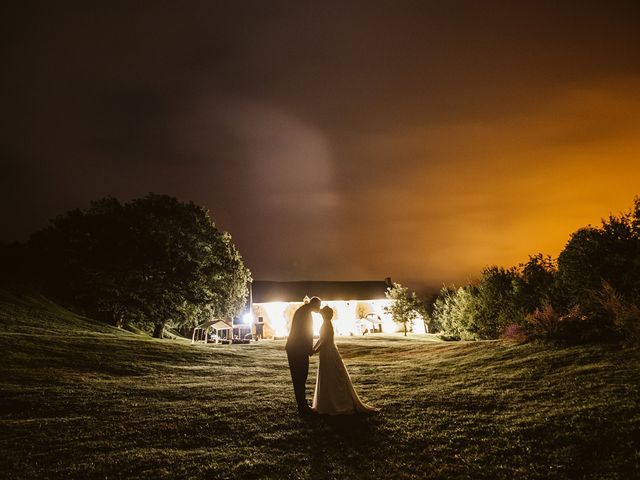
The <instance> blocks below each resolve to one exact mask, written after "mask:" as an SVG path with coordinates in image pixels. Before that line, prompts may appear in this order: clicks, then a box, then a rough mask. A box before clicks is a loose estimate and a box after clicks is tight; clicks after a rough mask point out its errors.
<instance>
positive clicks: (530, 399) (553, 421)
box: [0, 291, 640, 479]
mask: <svg viewBox="0 0 640 480" xmlns="http://www.w3.org/2000/svg"><path fill="white" fill-rule="evenodd" d="M337 342H338V346H339V348H340V351H341V352H342V354H343V357H344V359H345V363H346V364H347V367H348V368H349V370H350V372H351V375H352V378H353V380H354V383H355V385H356V388H357V390H358V391H359V392H360V393H361V396H362V397H363V398H364V399H365V400H366V401H368V402H369V403H372V404H374V405H376V406H378V407H380V408H381V413H380V414H378V415H375V416H372V417H346V418H317V419H313V420H301V419H300V418H298V417H297V415H296V412H295V409H294V402H293V395H292V388H291V385H290V382H289V373H288V370H287V363H286V358H285V354H284V350H283V346H284V345H283V342H280V341H275V342H269V341H262V342H259V343H257V344H252V345H237V346H235V345H234V346H222V345H220V346H212V345H208V346H205V345H196V346H194V345H191V344H190V343H188V342H185V341H182V340H163V341H161V340H154V339H151V338H149V337H144V336H140V335H135V334H132V333H128V332H124V331H121V330H118V329H115V328H111V327H109V326H105V325H102V324H99V323H96V322H94V321H92V320H91V319H87V318H83V317H80V316H78V315H75V314H73V313H71V312H69V311H68V310H65V309H64V308H62V307H60V306H59V305H57V304H55V303H53V302H51V301H49V300H47V299H46V298H44V297H41V296H33V295H19V294H15V293H9V292H6V291H0V352H2V354H1V361H0V392H1V395H0V432H1V433H0V472H2V476H3V477H4V478H149V477H153V478H341V479H343V478H372V479H373V478H394V479H403V478H407V479H408V478H456V479H462V478H487V479H500V478H509V479H511V478H534V479H535V478H540V479H542V478H558V479H560V478H593V479H603V478H611V479H615V478H619V479H629V478H640V405H639V402H640V362H639V360H640V354H638V352H634V351H629V350H621V349H619V348H617V347H613V346H604V345H595V346H578V347H570V348H559V347H549V346H544V345H522V346H518V345H513V344H508V343H502V342H475V343H465V342H459V343H445V342H437V341H434V340H433V339H432V338H430V337H414V338H411V337H410V338H407V339H405V338H403V337H400V336H398V337H396V336H381V337H368V338H338V340H337ZM315 362H316V360H315V359H314V360H313V363H312V374H311V378H310V381H309V397H310V396H311V389H312V383H313V381H314V380H315V368H316V363H315Z"/></svg>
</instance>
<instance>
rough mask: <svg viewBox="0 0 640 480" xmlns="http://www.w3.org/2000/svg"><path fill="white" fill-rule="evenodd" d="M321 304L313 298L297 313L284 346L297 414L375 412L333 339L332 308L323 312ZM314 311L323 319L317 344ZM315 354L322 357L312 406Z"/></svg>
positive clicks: (325, 308) (326, 308)
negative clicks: (310, 391)
mask: <svg viewBox="0 0 640 480" xmlns="http://www.w3.org/2000/svg"><path fill="white" fill-rule="evenodd" d="M320 304H321V300H320V299H319V298H318V297H313V298H312V299H311V300H310V301H309V303H306V304H304V305H302V306H301V307H300V308H298V310H296V312H295V313H294V315H293V321H292V323H291V331H290V332H289V338H288V339H287V344H286V346H285V350H286V351H287V358H288V359H289V369H290V370H291V380H292V381H293V391H294V393H295V396H296V403H297V404H298V411H299V412H300V414H301V415H313V414H316V413H320V414H327V415H343V414H347V415H348V414H353V413H371V412H375V411H376V409H375V408H373V407H371V406H369V405H366V404H364V403H362V401H361V400H360V398H359V397H358V394H357V393H356V391H355V389H354V388H353V384H352V383H351V378H350V377H349V372H347V369H346V367H345V366H344V363H343V361H342V357H341V356H340V352H338V348H337V347H336V344H335V342H334V340H333V325H332V324H331V319H332V318H333V309H332V308H331V307H328V306H326V307H324V308H322V309H321V308H320ZM314 312H315V313H320V314H321V315H322V319H323V320H324V321H323V323H322V327H321V328H320V338H319V339H318V341H317V342H316V344H315V345H314V344H313V317H312V313H314ZM314 353H318V354H319V357H320V360H319V365H318V377H317V379H316V390H315V393H314V394H313V404H312V406H311V407H309V404H308V403H307V399H306V395H305V389H306V384H307V377H308V376H309V357H311V355H313V354H314Z"/></svg>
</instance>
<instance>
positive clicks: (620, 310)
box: [593, 281, 640, 346]
mask: <svg viewBox="0 0 640 480" xmlns="http://www.w3.org/2000/svg"><path fill="white" fill-rule="evenodd" d="M593 297H594V299H595V300H596V301H597V302H598V304H599V305H600V306H601V307H602V309H603V310H604V313H605V315H606V318H607V319H608V320H609V322H610V323H611V329H612V330H613V331H614V332H616V334H617V335H618V336H619V337H620V338H621V340H622V342H623V343H625V344H627V345H631V346H639V345H640V307H638V305H636V304H635V303H632V302H629V301H627V300H626V299H625V298H624V297H623V296H622V295H620V293H618V292H617V291H616V289H615V288H613V287H612V286H611V285H610V284H609V283H608V282H606V281H603V282H602V290H600V291H598V292H595V293H594V295H593Z"/></svg>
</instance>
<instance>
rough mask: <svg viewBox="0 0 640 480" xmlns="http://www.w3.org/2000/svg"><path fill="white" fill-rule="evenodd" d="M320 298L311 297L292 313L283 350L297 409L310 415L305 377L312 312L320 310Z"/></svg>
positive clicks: (309, 346) (307, 371)
mask: <svg viewBox="0 0 640 480" xmlns="http://www.w3.org/2000/svg"><path fill="white" fill-rule="evenodd" d="M320 302H321V300H320V299H319V298H318V297H313V298H312V299H311V300H309V303H305V304H304V305H302V306H301V307H300V308H298V309H297V310H296V312H295V313H294V314H293V321H292V322H291V331H290V332H289V338H287V344H286V345H285V347H284V348H285V350H286V351H287V358H288V360H289V370H291V381H292V382H293V391H294V393H295V395H296V402H297V404H298V411H299V412H300V415H310V414H311V413H313V410H311V407H309V404H308V403H307V399H306V397H305V388H306V384H307V377H308V376H309V357H310V356H311V355H313V319H312V317H311V313H312V312H316V313H318V312H319V311H320Z"/></svg>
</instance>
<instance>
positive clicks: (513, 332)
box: [502, 323, 529, 343]
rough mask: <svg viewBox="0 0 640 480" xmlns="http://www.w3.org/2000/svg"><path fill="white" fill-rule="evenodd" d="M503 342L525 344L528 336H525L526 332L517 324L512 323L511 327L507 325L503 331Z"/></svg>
mask: <svg viewBox="0 0 640 480" xmlns="http://www.w3.org/2000/svg"><path fill="white" fill-rule="evenodd" d="M502 339H503V340H510V341H512V342H518V343H525V342H526V341H527V340H529V335H527V332H526V330H525V329H524V328H523V327H522V326H521V325H518V324H517V323H512V324H511V325H507V328H505V329H504V332H503V334H502Z"/></svg>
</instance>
